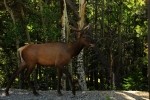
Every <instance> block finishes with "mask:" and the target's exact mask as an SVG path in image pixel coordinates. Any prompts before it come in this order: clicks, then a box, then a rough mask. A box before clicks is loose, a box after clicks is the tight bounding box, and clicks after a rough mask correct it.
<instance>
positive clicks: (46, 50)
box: [5, 25, 94, 96]
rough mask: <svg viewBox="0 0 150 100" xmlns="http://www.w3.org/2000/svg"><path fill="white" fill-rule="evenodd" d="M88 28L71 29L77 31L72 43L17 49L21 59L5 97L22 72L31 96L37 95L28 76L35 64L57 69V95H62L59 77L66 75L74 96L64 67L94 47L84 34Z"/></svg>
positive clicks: (46, 44)
mask: <svg viewBox="0 0 150 100" xmlns="http://www.w3.org/2000/svg"><path fill="white" fill-rule="evenodd" d="M88 28H89V25H88V26H86V27H84V28H83V29H81V30H77V29H74V28H73V30H75V31H77V39H76V41H75V42H73V43H61V42H55V43H44V44H27V45H25V46H23V47H20V48H19V49H18V52H19V54H20V59H21V61H20V66H19V68H18V69H17V70H16V71H15V72H14V73H13V75H12V76H11V78H10V80H9V82H8V83H7V86H6V89H5V94H6V96H8V95H9V88H10V87H11V84H12V83H13V81H14V79H15V78H16V76H17V75H18V74H19V73H21V72H22V71H24V70H26V73H25V80H27V81H28V84H29V86H30V87H31V88H32V91H33V94H34V95H38V92H37V91H36V89H35V87H34V84H32V82H31V81H30V74H31V73H32V71H33V70H34V69H35V65H36V64H40V65H43V66H45V67H49V66H51V65H53V66H55V67H56V68H57V73H58V83H57V92H58V95H62V93H61V91H60V87H61V85H60V84H61V77H62V74H63V73H64V74H66V76H67V78H68V80H69V82H70V85H71V90H72V94H73V95H75V88H74V86H73V81H72V77H71V75H70V73H69V71H68V70H67V68H66V67H65V65H67V64H68V63H69V61H70V60H71V59H72V58H73V57H74V56H77V55H78V54H79V53H80V51H81V50H82V49H83V48H84V47H93V46H94V44H93V40H92V39H91V38H90V36H89V35H88V34H86V32H87V30H88Z"/></svg>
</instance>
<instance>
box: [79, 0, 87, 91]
mask: <svg viewBox="0 0 150 100" xmlns="http://www.w3.org/2000/svg"><path fill="white" fill-rule="evenodd" d="M85 7H86V2H85V0H79V17H80V18H81V19H80V20H79V22H78V28H79V29H82V28H83V26H84V22H85ZM77 62H78V65H77V67H78V69H77V71H78V72H77V73H78V74H79V79H78V82H79V85H80V87H81V90H83V91H85V90H87V84H86V76H85V72H84V64H83V50H82V51H81V52H80V54H79V55H78V58H77Z"/></svg>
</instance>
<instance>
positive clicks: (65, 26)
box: [61, 0, 72, 90]
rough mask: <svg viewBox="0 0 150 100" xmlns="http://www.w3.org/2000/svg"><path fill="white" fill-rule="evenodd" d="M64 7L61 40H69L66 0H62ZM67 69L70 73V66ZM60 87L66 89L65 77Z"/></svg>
mask: <svg viewBox="0 0 150 100" xmlns="http://www.w3.org/2000/svg"><path fill="white" fill-rule="evenodd" d="M63 1H64V2H63V4H64V8H63V15H62V20H61V21H62V41H64V42H69V34H70V28H69V20H68V14H67V7H66V0H63ZM69 71H70V73H71V74H72V67H71V66H70V67H69ZM63 77H66V75H64V74H63ZM62 85H63V86H62V87H63V89H64V90H66V89H67V87H66V86H67V83H66V78H62Z"/></svg>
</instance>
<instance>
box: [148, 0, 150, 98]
mask: <svg viewBox="0 0 150 100" xmlns="http://www.w3.org/2000/svg"><path fill="white" fill-rule="evenodd" d="M148 86H149V89H148V91H149V99H150V0H148Z"/></svg>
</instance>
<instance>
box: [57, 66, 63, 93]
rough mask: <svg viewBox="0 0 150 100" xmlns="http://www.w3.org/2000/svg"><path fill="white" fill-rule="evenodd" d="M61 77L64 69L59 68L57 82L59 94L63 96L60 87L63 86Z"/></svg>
mask: <svg viewBox="0 0 150 100" xmlns="http://www.w3.org/2000/svg"><path fill="white" fill-rule="evenodd" d="M61 77H62V70H61V69H58V83H57V92H58V95H59V96H62V93H61V91H60V87H61Z"/></svg>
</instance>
